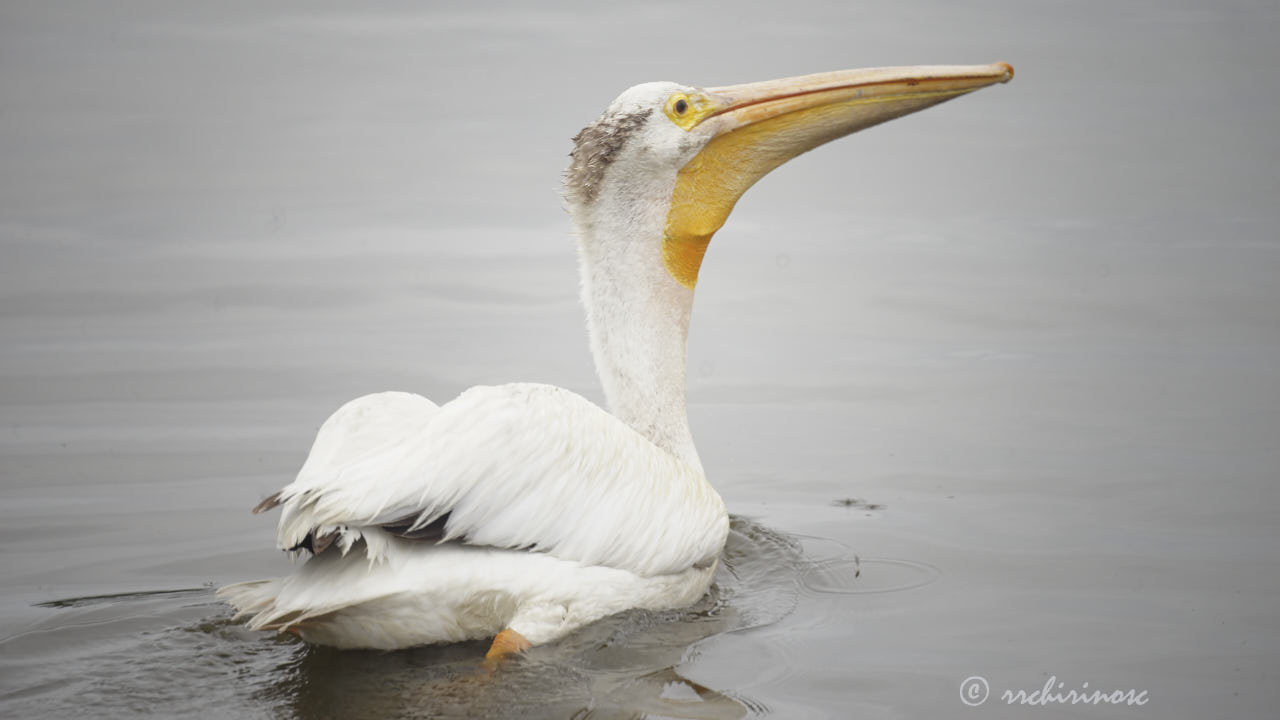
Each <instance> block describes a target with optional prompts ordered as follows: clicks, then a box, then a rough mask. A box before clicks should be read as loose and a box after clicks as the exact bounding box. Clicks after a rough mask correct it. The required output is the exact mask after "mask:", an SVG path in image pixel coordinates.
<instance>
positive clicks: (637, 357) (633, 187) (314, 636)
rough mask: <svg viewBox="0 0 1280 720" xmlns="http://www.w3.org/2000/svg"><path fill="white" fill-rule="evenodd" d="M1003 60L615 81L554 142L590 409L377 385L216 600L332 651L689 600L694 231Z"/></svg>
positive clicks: (561, 625) (701, 236) (704, 576)
mask: <svg viewBox="0 0 1280 720" xmlns="http://www.w3.org/2000/svg"><path fill="white" fill-rule="evenodd" d="M1012 77H1013V68H1012V67H1010V66H1009V65H1008V64H1005V63H996V64H993V65H972V66H920V67H898V68H875V69H868V70H846V71H839V72H828V73H819V74H816V75H807V76H803V77H794V78H787V79H783V80H771V81H766V82H760V83H752V84H746V85H732V86H728V87H718V88H710V89H702V88H696V87H690V86H687V85H678V84H676V83H670V82H657V83H646V84H643V85H637V86H635V87H633V88H631V89H629V90H627V91H626V92H624V93H622V95H620V96H619V97H618V98H617V99H616V100H614V101H613V104H612V105H610V106H609V108H608V109H607V110H606V111H605V112H604V114H603V115H601V116H600V118H599V119H598V120H596V121H595V122H594V123H592V124H591V125H589V126H587V127H586V128H585V129H584V130H582V132H580V133H578V135H577V137H576V138H574V141H575V143H576V145H575V147H574V150H573V153H572V163H571V164H570V166H569V169H568V172H567V173H566V176H565V197H566V199H567V202H568V208H569V212H570V215H571V216H572V219H573V224H574V226H575V228H576V230H577V236H578V241H579V249H580V252H579V258H580V267H581V273H582V301H583V304H584V305H585V306H586V315H587V327H588V331H589V335H590V339H591V350H592V354H593V356H594V358H595V364H596V370H597V372H598V373H599V375H600V382H601V384H602V385H603V386H604V393H605V397H606V398H607V399H608V403H609V409H610V412H606V411H604V410H602V409H601V408H599V407H597V406H595V405H593V404H592V403H590V402H588V401H587V400H585V399H583V398H582V397H580V396H578V395H576V394H574V393H572V392H570V391H568V390H563V389H561V388H558V387H551V386H547V385H534V384H513V385H500V386H495V387H473V388H471V389H469V390H467V391H465V392H463V393H462V394H461V395H459V396H458V397H457V398H455V399H453V400H451V401H449V402H447V403H445V404H444V405H442V406H437V405H435V404H434V403H432V402H431V401H430V400H427V399H426V398H424V397H421V396H418V395H412V394H409V393H402V392H387V393H380V394H375V395H368V396H365V397H362V398H358V399H356V400H353V401H351V402H349V403H347V404H346V405H345V406H343V407H342V408H340V409H339V410H338V411H337V412H336V413H334V414H333V416H332V417H330V418H329V419H328V420H327V421H326V422H325V423H324V426H323V427H321V428H320V432H319V434H318V435H317V437H316V440H315V445H314V446H313V447H312V448H311V454H310V456H308V458H307V460H306V462H305V464H303V466H302V470H301V471H299V473H298V476H297V479H295V480H294V481H293V482H292V483H290V484H289V485H287V486H286V487H284V488H283V489H281V490H280V491H279V492H277V493H275V494H274V495H272V496H270V497H269V498H267V499H266V500H264V501H263V502H262V503H261V504H260V505H258V507H256V508H255V509H254V512H261V511H263V510H267V509H270V508H273V507H276V506H281V507H282V514H281V517H280V525H279V530H278V535H277V539H278V543H279V546H280V547H281V548H283V549H285V550H295V551H296V550H300V549H306V550H308V551H310V552H311V553H312V557H311V558H310V559H309V560H307V561H306V562H305V563H304V564H303V565H302V566H301V567H300V568H299V569H298V570H297V572H295V573H294V574H293V575H291V576H289V577H285V578H280V579H274V580H261V581H257V582H248V583H239V584H236V585H230V586H227V587H224V588H222V589H221V590H219V591H218V594H219V595H220V596H221V597H223V598H225V599H226V600H227V601H228V602H229V603H230V604H231V605H233V606H235V608H236V609H237V610H238V616H248V617H249V618H250V619H249V626H250V627H251V628H256V629H274V630H281V631H290V632H293V633H296V634H297V635H299V636H300V637H301V638H302V639H303V640H305V641H307V642H311V643H318V644H322V645H331V646H336V647H339V648H383V649H393V648H403V647H409V646H414V645H422V644H427V643H441V642H456V641H461V640H469V639H480V638H489V637H493V638H494V641H493V644H492V646H491V648H490V650H489V652H488V654H487V657H488V658H490V659H494V658H500V657H502V656H504V655H506V654H509V653H512V652H518V651H522V650H523V649H525V648H527V647H529V646H530V645H537V644H540V643H546V642H550V641H553V640H556V639H558V638H560V637H563V636H564V635H566V634H567V633H569V632H571V631H573V630H574V629H576V628H579V627H581V626H583V625H585V624H586V623H589V622H591V621H593V620H596V619H599V618H601V617H604V616H606V615H610V614H613V613H616V612H619V611H622V610H626V609H628V608H648V609H668V608H677V607H683V606H686V605H689V604H692V603H693V602H694V601H696V600H697V599H698V598H699V597H701V596H702V595H703V593H705V592H706V591H707V588H708V586H709V585H710V583H711V579H712V576H713V574H714V573H715V569H716V563H717V562H718V557H719V553H720V550H721V548H722V546H723V545H724V542H725V536H726V533H727V531H728V527H729V519H728V515H727V514H726V512H725V506H724V503H723V502H722V501H721V499H720V496H719V495H718V494H716V491H715V490H714V489H713V488H712V487H711V485H710V484H709V483H708V482H707V478H706V475H705V474H704V472H703V469H702V463H701V462H700V461H699V460H698V453H697V450H695V449H694V444H693V436H692V435H691V434H690V431H689V421H688V418H687V416H686V414H685V339H686V336H687V333H688V327H689V313H690V310H691V308H692V306H693V291H694V285H695V283H696V281H697V278H698V269H699V267H700V266H701V264H702V258H703V253H704V252H705V251H706V248H707V243H708V242H709V241H710V239H711V236H712V234H714V233H715V232H716V230H718V229H719V228H720V226H721V225H723V224H724V222H725V219H726V218H727V217H728V216H729V212H730V211H731V210H732V209H733V206H734V204H735V203H736V202H737V200H738V198H739V197H740V196H741V195H742V193H744V192H745V191H746V190H747V188H749V187H750V186H751V185H752V184H753V183H755V182H756V181H757V180H759V179H760V178H761V177H762V176H764V175H765V174H766V173H768V172H769V171H770V170H772V169H774V168H775V167H777V166H779V165H781V164H782V163H784V162H786V161H787V160H789V159H790V158H793V157H795V156H796V155H799V154H801V153H803V152H805V151H807V150H811V149H813V148H815V147H817V146H819V145H821V144H823V143H826V142H829V141H831V140H834V139H836V138H839V137H842V136H844V135H847V134H849V133H852V132H855V131H857V130H861V129H863V128H866V127H870V126H872V125H875V124H877V123H880V122H884V121H885V120H890V119H893V118H896V117H901V116H903V115H906V114H908V113H911V112H915V111H917V110H921V109H924V108H926V107H929V106H931V105H935V104H937V103H940V102H943V101H945V100H948V99H951V98H953V97H956V96H958V95H963V94H965V93H969V92H972V91H974V90H977V89H978V88H981V87H985V86H987V85H991V84H993V83H998V82H1006V81H1008V80H1009V79H1010V78H1012Z"/></svg>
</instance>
